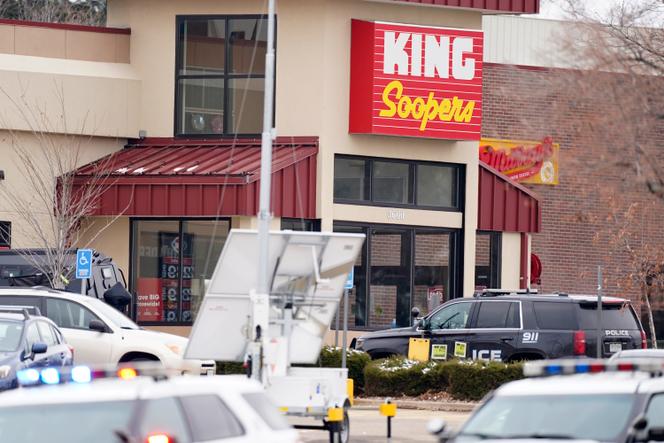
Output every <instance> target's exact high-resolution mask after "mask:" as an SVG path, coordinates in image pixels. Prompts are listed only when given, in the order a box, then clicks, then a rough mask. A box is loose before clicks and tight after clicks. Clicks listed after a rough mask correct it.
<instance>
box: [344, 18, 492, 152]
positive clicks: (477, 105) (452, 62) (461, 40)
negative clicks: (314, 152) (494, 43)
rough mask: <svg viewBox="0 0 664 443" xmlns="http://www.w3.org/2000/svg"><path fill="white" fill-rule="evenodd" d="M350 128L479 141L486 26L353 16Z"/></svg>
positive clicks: (378, 132)
mask: <svg viewBox="0 0 664 443" xmlns="http://www.w3.org/2000/svg"><path fill="white" fill-rule="evenodd" d="M351 29H352V43H351V79H350V124H349V131H350V132H351V133H359V134H384V135H397V136H408V137H424V138H437V139H450V140H479V139H480V127H481V123H482V48H483V34H482V31H472V30H462V29H448V28H437V27H428V26H417V25H402V24H396V23H385V22H367V21H361V20H353V21H352V24H351Z"/></svg>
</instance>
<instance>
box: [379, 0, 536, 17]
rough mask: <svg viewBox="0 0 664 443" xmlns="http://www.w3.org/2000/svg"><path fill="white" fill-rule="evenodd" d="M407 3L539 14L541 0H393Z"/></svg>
mask: <svg viewBox="0 0 664 443" xmlns="http://www.w3.org/2000/svg"><path fill="white" fill-rule="evenodd" d="M392 1H396V2H405V3H419V4H422V5H431V6H447V7H457V8H467V9H481V10H484V11H487V12H504V13H508V14H537V13H538V12H539V6H540V0H392Z"/></svg>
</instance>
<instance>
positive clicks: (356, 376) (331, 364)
mask: <svg viewBox="0 0 664 443" xmlns="http://www.w3.org/2000/svg"><path fill="white" fill-rule="evenodd" d="M370 362H371V357H369V354H367V353H366V352H362V351H356V350H354V349H349V350H347V351H346V367H347V368H348V378H352V379H353V383H354V387H355V389H354V390H355V394H356V395H357V394H359V393H361V392H363V390H364V385H365V382H364V368H365V367H366V366H367V365H368V364H369V363H370ZM319 363H320V366H321V367H323V368H340V367H341V348H335V347H332V346H324V347H323V349H322V350H321V352H320V358H319Z"/></svg>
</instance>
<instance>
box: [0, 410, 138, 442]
mask: <svg viewBox="0 0 664 443" xmlns="http://www.w3.org/2000/svg"><path fill="white" fill-rule="evenodd" d="M133 406H134V402H133V401H131V400H126V401H107V402H98V403H97V402H95V403H92V402H90V403H64V404H53V405H48V406H47V407H35V405H30V406H13V407H5V408H0V441H3V442H12V443H32V442H36V441H44V439H46V440H47V441H54V442H55V441H66V442H69V443H89V442H95V443H118V442H120V441H121V440H120V439H119V438H118V435H117V434H116V431H118V432H120V433H123V432H125V433H126V432H127V431H128V426H129V423H130V420H131V416H132V413H133V412H134V407H133ZM37 424H38V426H35V425H37Z"/></svg>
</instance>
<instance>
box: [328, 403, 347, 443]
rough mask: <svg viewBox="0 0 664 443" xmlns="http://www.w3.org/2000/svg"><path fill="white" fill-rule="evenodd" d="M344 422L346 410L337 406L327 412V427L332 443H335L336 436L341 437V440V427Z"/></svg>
mask: <svg viewBox="0 0 664 443" xmlns="http://www.w3.org/2000/svg"><path fill="white" fill-rule="evenodd" d="M343 420H344V410H343V408H340V407H339V406H337V405H335V406H334V407H333V408H328V410H327V425H328V430H329V431H330V443H334V434H337V435H339V439H341V426H342V423H343Z"/></svg>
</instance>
